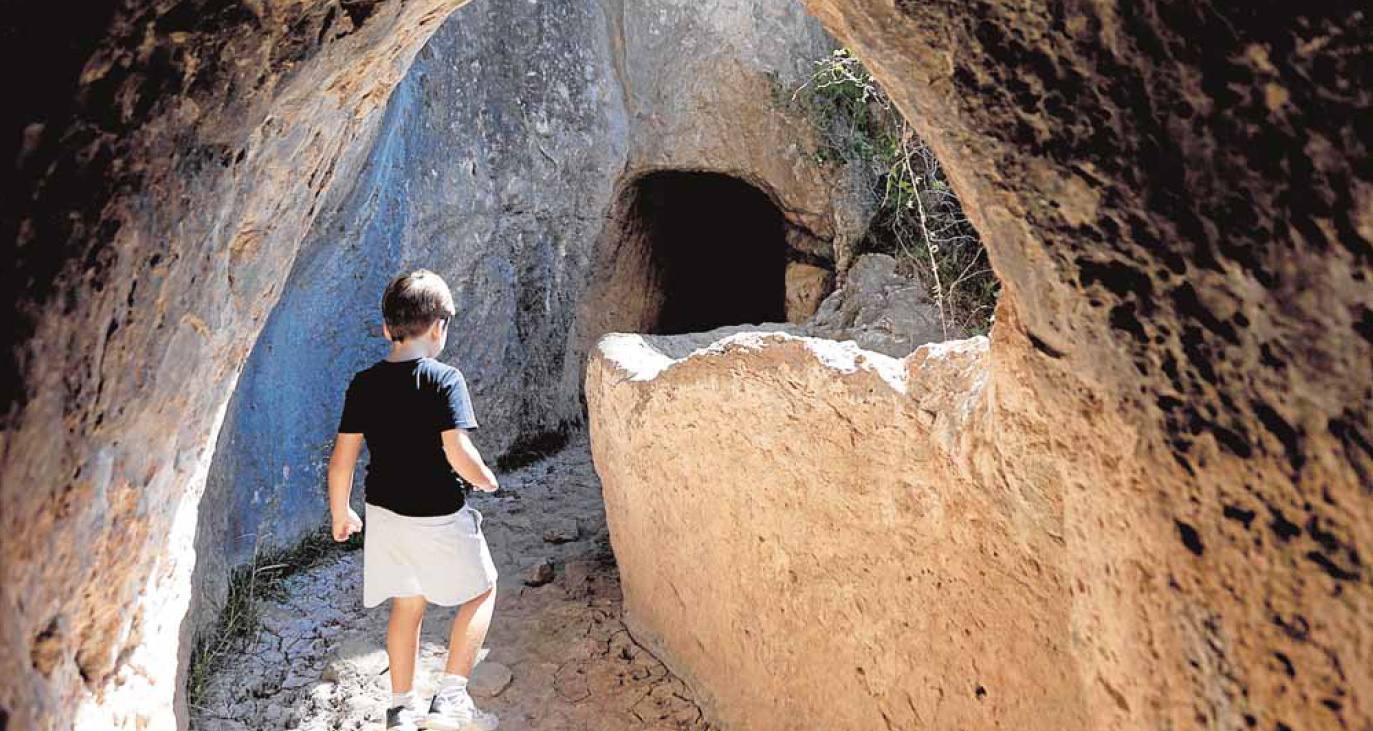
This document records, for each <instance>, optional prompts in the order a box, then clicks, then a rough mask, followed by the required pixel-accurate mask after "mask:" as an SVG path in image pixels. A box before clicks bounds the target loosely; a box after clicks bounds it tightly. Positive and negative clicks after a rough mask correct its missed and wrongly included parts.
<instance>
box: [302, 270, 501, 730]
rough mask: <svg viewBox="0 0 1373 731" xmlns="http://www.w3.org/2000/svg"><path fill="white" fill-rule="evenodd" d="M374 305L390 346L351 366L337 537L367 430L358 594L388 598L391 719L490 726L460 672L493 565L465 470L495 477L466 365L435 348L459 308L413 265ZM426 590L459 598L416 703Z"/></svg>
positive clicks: (332, 481)
mask: <svg viewBox="0 0 1373 731" xmlns="http://www.w3.org/2000/svg"><path fill="white" fill-rule="evenodd" d="M381 312H382V319H383V320H384V323H385V324H384V325H383V326H382V334H383V336H385V337H386V339H387V340H389V341H391V352H390V354H388V355H387V356H386V358H385V359H383V360H381V361H378V362H377V363H376V364H374V365H372V366H371V367H370V368H367V369H365V370H362V371H359V372H358V373H357V374H355V375H354V376H353V379H352V381H351V382H350V383H349V385H348V391H347V394H346V396H345V397H344V402H343V414H342V416H341V417H340V418H339V428H338V431H339V434H338V438H337V440H336V441H335V443H334V453H333V456H332V457H331V458H330V459H329V510H330V512H331V513H332V517H333V533H334V540H336V541H345V540H347V539H348V537H349V536H351V535H352V534H353V533H356V532H358V531H360V530H362V527H363V522H362V519H361V518H359V516H358V514H357V513H356V512H355V511H354V510H353V509H352V508H350V507H349V506H348V494H349V492H351V490H352V486H353V467H354V464H355V463H356V462H357V458H358V453H359V452H360V451H361V449H362V442H363V439H364V438H365V439H366V440H367V447H368V449H369V451H370V452H371V455H372V461H371V463H370V465H369V466H368V468H367V478H366V483H365V486H364V487H365V491H364V495H365V497H366V506H367V507H366V515H367V523H366V525H367V533H366V541H364V543H363V554H362V596H363V601H362V603H363V606H365V607H368V608H370V607H375V606H377V605H378V604H380V603H381V602H383V601H385V600H386V599H388V598H389V599H390V600H391V618H390V622H389V624H388V626H387V630H386V654H387V656H388V657H389V658H390V661H391V703H390V704H389V706H388V708H387V710H386V728H387V729H388V730H394V731H415V730H416V729H418V728H420V725H419V724H423V727H424V728H428V729H435V730H436V731H492V729H495V728H496V717H495V716H494V715H492V714H490V713H486V712H485V711H480V710H478V709H477V708H476V707H475V706H474V705H473V703H472V698H471V697H470V696H469V695H468V694H467V678H468V676H469V675H470V674H471V672H472V666H473V665H474V664H475V663H476V659H477V651H478V650H479V649H480V648H481V645H482V640H483V639H484V638H485V637H486V630H487V628H488V627H489V626H490V624H491V611H492V608H493V607H494V605H495V599H496V567H495V565H494V564H493V563H492V561H491V552H490V551H489V550H488V549H487V546H486V539H485V538H484V537H483V536H482V532H481V514H480V513H478V512H477V511H476V510H475V509H473V508H472V507H471V506H470V505H467V504H466V500H465V498H464V490H463V484H462V480H466V481H468V482H470V483H471V484H472V485H474V486H476V488H477V489H479V490H483V491H485V492H494V491H495V490H496V489H497V487H498V485H497V484H496V477H495V475H493V474H492V473H491V470H490V469H488V468H487V466H486V464H485V463H484V462H482V458H481V455H480V454H479V453H478V452H477V449H476V447H474V446H473V445H472V441H471V440H470V439H469V438H468V434H467V432H468V430H470V429H475V428H476V427H477V420H476V417H475V416H474V415H473V413H472V403H471V400H470V398H469V397H468V393H467V384H466V382H465V381H464V380H463V376H462V373H461V372H459V371H458V369H456V368H454V367H452V366H449V365H445V364H443V363H440V362H439V361H437V360H434V358H435V357H436V356H438V354H439V353H441V352H442V351H443V348H444V345H445V344H447V341H448V322H449V320H451V319H452V318H453V316H454V314H456V310H455V309H454V307H453V295H452V293H451V292H449V290H448V285H447V284H445V283H444V281H443V279H441V278H440V277H439V276H438V275H437V274H434V273H433V272H431V271H428V270H425V269H420V270H417V271H414V272H411V273H409V274H402V275H400V276H398V277H396V278H395V279H393V280H391V283H390V284H388V285H387V287H386V292H385V294H383V295H382V300H381ZM428 602H433V603H434V604H439V605H442V606H454V605H458V606H459V607H460V608H459V610H458V614H457V616H456V617H454V618H453V628H452V632H451V636H450V640H449V649H448V663H447V667H446V670H445V673H444V676H443V680H442V682H441V684H440V686H439V689H438V692H437V693H436V694H435V695H434V698H433V700H432V701H431V702H430V705H429V712H428V714H427V715H423V714H421V713H420V711H419V708H418V705H417V703H416V699H415V696H414V689H413V683H414V676H415V664H416V659H417V655H418V652H419V636H420V624H421V622H422V621H423V619H424V611H425V608H426V607H427V605H428Z"/></svg>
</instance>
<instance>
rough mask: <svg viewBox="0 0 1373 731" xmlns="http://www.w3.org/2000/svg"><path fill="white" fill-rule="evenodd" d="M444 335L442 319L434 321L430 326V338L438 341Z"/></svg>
mask: <svg viewBox="0 0 1373 731" xmlns="http://www.w3.org/2000/svg"><path fill="white" fill-rule="evenodd" d="M442 335H443V320H442V319H441V318H440V319H436V320H434V321H433V322H432V323H430V324H429V337H430V339H432V340H438V339H439V337H441V336H442Z"/></svg>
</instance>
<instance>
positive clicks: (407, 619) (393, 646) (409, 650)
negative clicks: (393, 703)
mask: <svg viewBox="0 0 1373 731" xmlns="http://www.w3.org/2000/svg"><path fill="white" fill-rule="evenodd" d="M426 606H427V602H426V600H425V598H424V597H422V596H405V597H393V598H392V599H391V621H390V622H389V623H388V624H387V625H386V656H387V658H388V659H389V660H390V661H391V692H392V693H405V692H408V691H410V690H411V689H412V688H413V687H414V682H415V661H416V658H418V656H419V651H420V624H421V623H422V622H424V609H425V607H426Z"/></svg>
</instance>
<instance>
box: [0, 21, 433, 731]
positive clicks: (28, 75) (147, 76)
mask: <svg viewBox="0 0 1373 731" xmlns="http://www.w3.org/2000/svg"><path fill="white" fill-rule="evenodd" d="M458 4H459V2H458V1H457V0H422V1H420V2H408V3H400V2H394V1H392V0H379V1H378V2H351V1H350V2H321V3H298V2H285V1H283V2H277V1H275V0H266V1H263V2H251V3H246V4H224V3H217V2H199V1H194V0H188V1H186V2H179V3H170V2H159V3H153V2H143V1H139V0H135V1H134V2H128V3H121V4H118V6H117V7H116V6H114V5H98V4H97V5H83V6H80V7H79V8H78V7H72V6H68V7H58V6H48V7H39V6H34V7H32V8H25V10H24V11H23V12H21V13H17V14H16V16H15V18H14V19H15V20H16V22H17V23H18V24H19V25H18V31H17V32H14V33H11V34H9V35H10V36H11V38H12V39H14V40H15V41H16V45H17V48H19V49H23V50H24V51H25V53H27V55H25V56H24V57H23V61H22V63H23V65H24V67H25V68H26V69H27V70H26V71H24V72H23V73H18V74H16V77H17V78H21V77H22V79H23V80H24V82H23V83H25V84H27V85H30V86H32V87H34V88H35V90H36V92H35V94H34V95H33V96H29V97H25V98H23V99H20V100H17V101H16V103H17V104H19V105H21V106H20V108H19V109H17V110H15V112H16V113H15V114H14V115H12V116H10V115H7V118H6V119H7V125H6V127H5V130H6V134H7V135H9V134H10V133H11V132H14V133H15V136H14V137H10V138H8V139H6V141H5V144H6V148H5V149H6V150H12V154H7V155H6V159H7V160H11V161H16V162H15V164H16V166H17V170H16V172H15V174H14V175H13V176H6V181H7V185H8V184H9V183H14V184H15V189H14V190H12V191H11V190H10V189H9V188H8V187H7V189H6V190H7V194H6V195H5V196H4V198H5V209H4V220H3V223H4V227H3V229H4V236H3V239H4V241H5V242H6V246H8V245H9V242H14V246H15V248H14V249H12V250H11V249H7V251H9V254H8V255H9V256H10V257H11V261H9V262H7V266H6V268H5V270H4V284H5V286H3V287H0V290H3V292H4V297H5V298H6V303H7V304H11V305H12V307H11V308H10V309H9V310H8V311H9V312H10V313H11V314H12V316H11V317H6V318H4V323H5V328H6V330H5V334H6V338H5V339H6V352H5V358H4V360H3V363H0V365H3V368H0V392H3V394H4V397H5V407H4V413H3V426H4V432H3V435H4V436H3V443H2V448H3V464H2V465H0V504H2V505H3V510H0V532H2V533H3V534H4V536H5V538H4V543H3V553H0V613H3V616H2V618H0V633H3V641H0V676H3V677H4V678H5V680H4V681H3V682H0V717H5V718H7V719H8V721H7V722H8V724H9V726H8V727H9V728H16V729H29V728H41V729H47V728H69V727H71V726H72V724H73V723H75V724H77V725H79V726H81V727H84V728H148V729H171V728H175V723H176V721H175V716H174V715H173V713H172V712H171V709H172V705H173V696H174V693H175V689H176V687H177V686H178V683H177V674H176V668H177V665H178V664H177V662H176V658H177V655H178V646H179V645H181V637H180V630H181V619H182V617H183V615H184V614H185V609H186V606H187V602H188V597H189V579H190V573H191V567H192V562H193V561H194V554H193V552H192V550H191V544H192V537H193V535H194V533H195V525H196V517H197V503H198V502H199V499H200V495H201V492H202V490H203V487H204V484H205V475H206V471H207V469H208V467H209V462H210V450H211V448H212V446H213V445H214V442H215V438H216V434H217V431H218V429H219V424H220V421H221V418H222V415H223V413H224V408H225V405H226V403H227V401H228V398H229V395H230V393H231V392H232V391H233V388H234V385H235V382H236V380H237V376H238V373H239V371H240V369H241V368H242V365H243V361H244V360H245V359H246V357H247V355H248V351H249V349H250V348H251V346H252V343H253V340H254V339H255V338H256V336H257V333H258V331H259V329H260V328H261V324H262V321H263V319H264V318H265V317H266V316H267V313H268V312H269V311H270V309H271V307H272V305H273V304H274V302H275V301H276V299H277V297H278V296H279V295H280V292H281V286H282V283H283V282H284V280H285V278H286V274H287V272H288V271H289V270H290V268H291V264H292V261H293V259H294V257H295V253H296V251H297V249H298V248H299V242H300V240H301V239H302V238H303V237H304V235H305V233H306V231H307V230H308V229H309V228H310V226H311V225H312V223H313V222H314V220H315V217H316V215H317V213H318V212H319V210H320V209H321V208H322V207H323V206H324V201H325V199H326V198H327V197H328V195H329V194H330V191H331V190H333V188H334V183H335V181H336V180H339V179H350V178H352V177H353V176H354V175H356V173H357V171H358V169H359V168H360V166H361V164H362V163H363V161H364V160H365V158H366V151H367V149H368V147H369V143H370V140H371V135H372V133H373V132H374V131H375V130H376V129H377V127H378V125H379V123H380V121H381V116H382V115H381V112H382V109H383V107H384V105H385V102H386V99H387V97H388V96H389V94H390V91H391V89H392V87H394V86H395V84H396V83H397V82H398V81H399V80H400V78H401V77H402V76H403V75H404V73H405V71H406V69H407V68H408V66H409V64H410V60H411V58H412V57H413V55H414V54H415V52H416V51H418V50H419V48H420V47H421V46H422V45H423V44H424V42H425V41H426V40H427V39H428V38H429V36H430V34H431V33H432V32H433V31H434V30H435V29H436V28H437V27H438V25H439V23H440V22H441V21H442V20H443V18H444V17H446V16H447V14H448V13H449V12H450V11H451V10H452V9H453V8H454V7H456V6H457V5H458ZM16 68H18V65H17V64H16ZM9 120H18V121H19V125H18V126H19V127H21V128H22V129H21V130H15V129H12V128H11V127H10V126H9V125H8V121H9ZM12 143H13V144H15V146H14V147H10V145H11V144H12ZM11 328H13V329H11ZM11 335H13V337H9V336H11ZM54 643H56V644H54ZM35 650H38V653H37V658H38V659H41V663H35ZM35 664H38V665H40V666H41V667H42V668H44V669H46V672H39V670H38V668H36V667H35Z"/></svg>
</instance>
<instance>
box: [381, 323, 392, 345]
mask: <svg viewBox="0 0 1373 731" xmlns="http://www.w3.org/2000/svg"><path fill="white" fill-rule="evenodd" d="M381 336H382V337H383V338H386V340H387V342H390V340H391V328H389V327H387V326H386V323H385V322H383V323H381Z"/></svg>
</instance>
